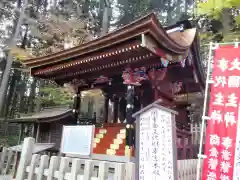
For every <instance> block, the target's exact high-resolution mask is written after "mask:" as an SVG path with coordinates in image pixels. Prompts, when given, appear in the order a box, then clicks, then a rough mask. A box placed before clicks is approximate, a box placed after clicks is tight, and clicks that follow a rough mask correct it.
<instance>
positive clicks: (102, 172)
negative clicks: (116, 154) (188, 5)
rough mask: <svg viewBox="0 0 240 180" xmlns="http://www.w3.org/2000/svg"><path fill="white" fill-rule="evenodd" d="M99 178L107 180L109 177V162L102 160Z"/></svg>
mask: <svg viewBox="0 0 240 180" xmlns="http://www.w3.org/2000/svg"><path fill="white" fill-rule="evenodd" d="M98 179H99V180H105V179H108V164H107V162H105V161H102V162H101V163H100V164H99V175H98Z"/></svg>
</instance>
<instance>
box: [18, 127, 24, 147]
mask: <svg viewBox="0 0 240 180" xmlns="http://www.w3.org/2000/svg"><path fill="white" fill-rule="evenodd" d="M22 136H23V124H22V123H21V124H20V132H19V135H18V144H20V143H21V139H22Z"/></svg>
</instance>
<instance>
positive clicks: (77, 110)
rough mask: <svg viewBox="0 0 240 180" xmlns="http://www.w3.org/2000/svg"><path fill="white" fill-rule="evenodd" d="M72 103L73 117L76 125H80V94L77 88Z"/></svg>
mask: <svg viewBox="0 0 240 180" xmlns="http://www.w3.org/2000/svg"><path fill="white" fill-rule="evenodd" d="M73 99H74V102H73V113H74V115H75V118H76V121H77V124H80V121H81V120H80V119H79V118H80V117H79V115H80V106H81V92H80V90H79V88H78V90H77V92H76V94H75V95H74V96H73Z"/></svg>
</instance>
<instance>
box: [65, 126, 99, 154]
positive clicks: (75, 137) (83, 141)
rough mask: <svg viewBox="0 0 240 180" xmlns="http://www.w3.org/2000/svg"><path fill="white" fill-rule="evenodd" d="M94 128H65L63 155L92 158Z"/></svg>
mask: <svg viewBox="0 0 240 180" xmlns="http://www.w3.org/2000/svg"><path fill="white" fill-rule="evenodd" d="M94 130H95V128H94V126H92V125H85V126H82V125H81V126H63V133H62V142H61V153H64V154H75V155H80V156H90V155H91V153H92V142H93V138H94V137H93V136H94Z"/></svg>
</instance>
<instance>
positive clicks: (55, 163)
mask: <svg viewBox="0 0 240 180" xmlns="http://www.w3.org/2000/svg"><path fill="white" fill-rule="evenodd" d="M59 163H60V162H59V157H57V156H52V157H51V160H50V165H49V169H48V176H47V180H53V179H54V172H55V171H57V170H58V168H59ZM16 180H18V179H16Z"/></svg>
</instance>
